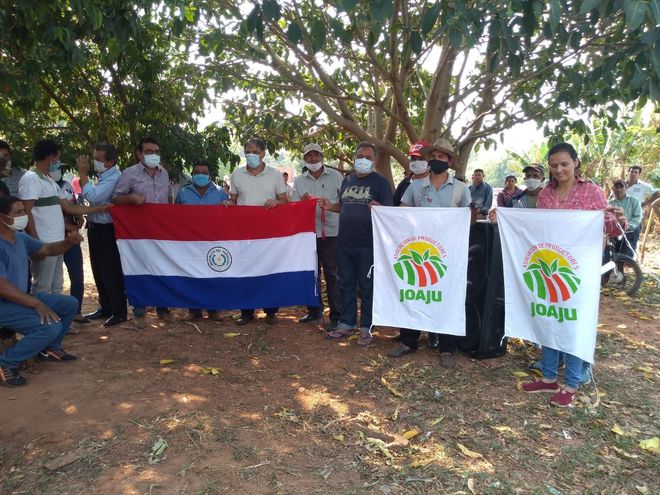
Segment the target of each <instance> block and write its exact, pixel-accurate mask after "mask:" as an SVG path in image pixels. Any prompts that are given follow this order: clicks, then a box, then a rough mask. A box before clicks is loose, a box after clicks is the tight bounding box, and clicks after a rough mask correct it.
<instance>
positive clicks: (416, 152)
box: [408, 140, 429, 156]
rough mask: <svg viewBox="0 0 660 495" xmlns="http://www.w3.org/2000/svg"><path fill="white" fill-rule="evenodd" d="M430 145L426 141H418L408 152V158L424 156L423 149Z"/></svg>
mask: <svg viewBox="0 0 660 495" xmlns="http://www.w3.org/2000/svg"><path fill="white" fill-rule="evenodd" d="M428 145H429V143H427V142H426V141H424V140H422V141H417V142H416V143H415V144H413V145H412V146H411V147H410V149H409V150H408V156H422V149H423V148H426V147H427V146H428Z"/></svg>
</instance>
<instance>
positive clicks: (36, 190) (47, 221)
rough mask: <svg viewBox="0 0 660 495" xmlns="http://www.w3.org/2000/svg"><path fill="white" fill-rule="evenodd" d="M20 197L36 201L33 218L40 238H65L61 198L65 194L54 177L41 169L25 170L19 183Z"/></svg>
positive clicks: (44, 239)
mask: <svg viewBox="0 0 660 495" xmlns="http://www.w3.org/2000/svg"><path fill="white" fill-rule="evenodd" d="M18 197H19V198H20V199H25V200H33V201H34V207H33V208H32V218H33V219H34V228H35V229H36V231H37V235H38V236H39V240H41V241H43V242H57V241H62V240H64V214H63V212H62V206H61V204H60V198H64V197H65V196H64V193H63V192H62V191H61V190H60V188H59V186H58V185H57V183H56V182H55V181H54V180H53V179H51V178H50V177H49V176H47V175H44V174H42V173H41V172H39V171H35V170H29V171H27V172H25V174H24V175H23V177H21V180H20V182H19V183H18Z"/></svg>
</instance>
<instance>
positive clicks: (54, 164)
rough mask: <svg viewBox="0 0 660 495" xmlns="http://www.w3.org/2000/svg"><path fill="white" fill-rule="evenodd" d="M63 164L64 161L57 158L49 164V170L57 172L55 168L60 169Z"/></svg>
mask: <svg viewBox="0 0 660 495" xmlns="http://www.w3.org/2000/svg"><path fill="white" fill-rule="evenodd" d="M61 166H62V162H61V161H59V160H57V161H56V162H55V163H51V164H50V165H49V166H48V170H49V171H50V172H55V170H59V169H60V167H61Z"/></svg>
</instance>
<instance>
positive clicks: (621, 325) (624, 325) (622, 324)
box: [616, 323, 628, 328]
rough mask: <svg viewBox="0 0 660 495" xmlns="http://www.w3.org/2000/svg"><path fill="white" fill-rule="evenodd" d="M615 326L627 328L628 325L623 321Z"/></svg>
mask: <svg viewBox="0 0 660 495" xmlns="http://www.w3.org/2000/svg"><path fill="white" fill-rule="evenodd" d="M616 327H617V328H628V325H626V324H625V323H621V324H620V325H617V326H616Z"/></svg>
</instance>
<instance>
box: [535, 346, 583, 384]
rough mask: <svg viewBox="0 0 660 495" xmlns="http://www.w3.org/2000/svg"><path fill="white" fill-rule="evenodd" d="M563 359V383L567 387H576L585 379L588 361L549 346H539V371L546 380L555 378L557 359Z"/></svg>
mask: <svg viewBox="0 0 660 495" xmlns="http://www.w3.org/2000/svg"><path fill="white" fill-rule="evenodd" d="M562 358H563V359H564V366H565V368H564V383H565V384H566V386H567V387H570V388H573V389H577V388H578V387H579V386H580V384H581V383H582V382H584V381H587V380H586V379H587V377H588V373H589V363H588V362H586V361H583V360H582V359H580V358H579V357H577V356H573V355H572V354H567V353H564V352H561V351H557V350H555V349H551V348H550V347H546V346H543V347H542V348H541V373H542V374H543V378H546V379H548V380H556V379H557V368H558V367H559V360H560V359H562Z"/></svg>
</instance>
